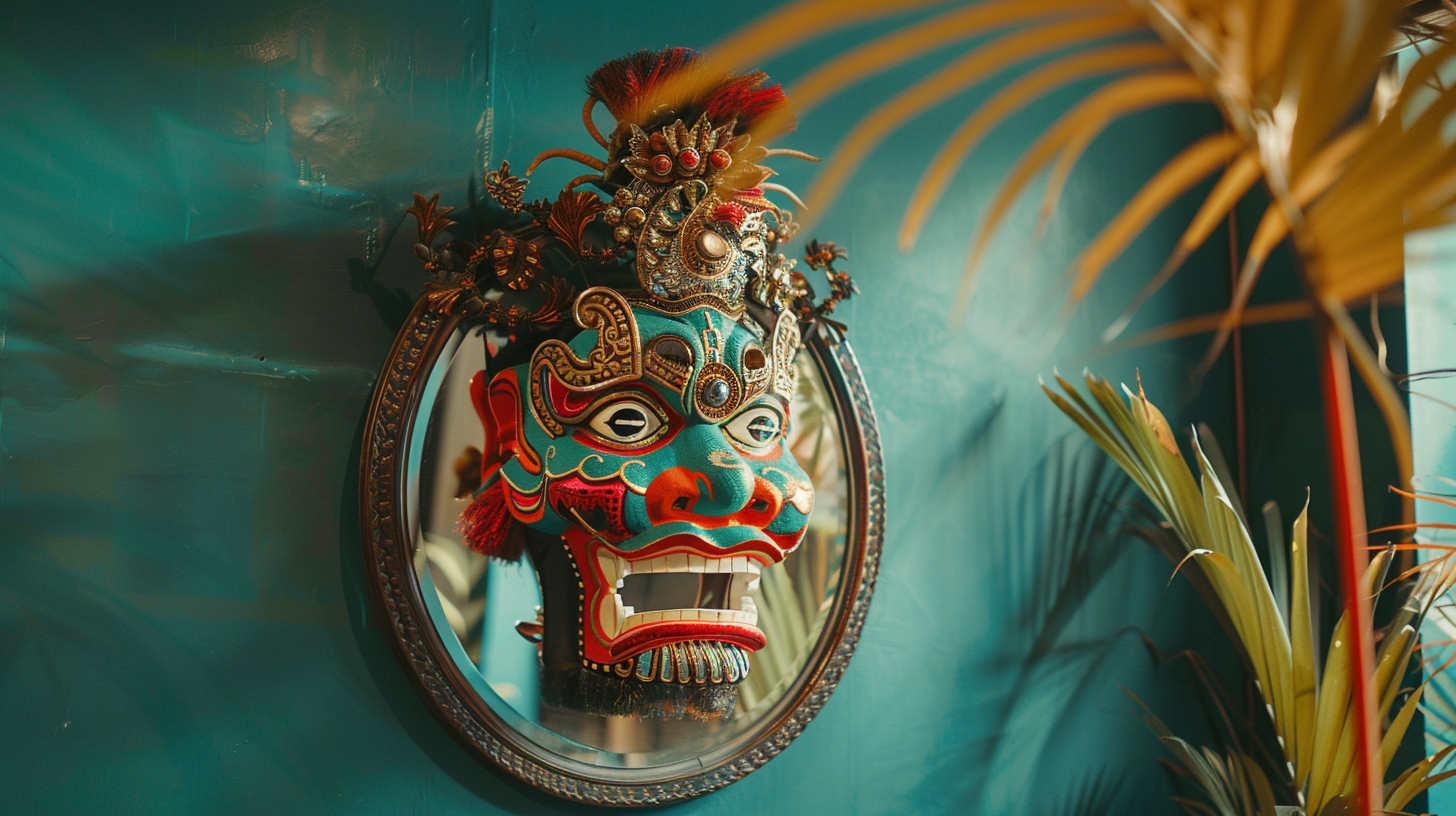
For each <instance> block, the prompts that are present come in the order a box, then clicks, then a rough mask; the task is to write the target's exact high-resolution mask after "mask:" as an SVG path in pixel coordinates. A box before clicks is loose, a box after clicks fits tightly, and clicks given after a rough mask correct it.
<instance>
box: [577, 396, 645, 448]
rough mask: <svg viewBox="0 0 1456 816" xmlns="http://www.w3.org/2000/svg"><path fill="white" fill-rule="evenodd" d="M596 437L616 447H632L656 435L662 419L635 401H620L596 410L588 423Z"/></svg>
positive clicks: (640, 402) (638, 401)
mask: <svg viewBox="0 0 1456 816" xmlns="http://www.w3.org/2000/svg"><path fill="white" fill-rule="evenodd" d="M589 426H590V427H591V429H592V431H593V432H594V433H596V435H597V436H599V437H601V438H602V439H604V440H606V441H608V442H615V443H616V444H618V445H634V444H637V443H640V442H645V441H647V440H649V439H652V438H653V437H655V436H656V435H657V431H658V430H659V429H660V428H662V426H663V421H662V417H660V416H658V415H657V412H656V411H654V410H652V409H651V408H649V407H647V405H645V404H644V403H643V402H642V401H640V400H636V399H630V398H629V399H622V400H617V401H616V402H613V403H609V404H607V405H604V406H602V407H601V408H600V409H598V410H597V412H596V414H595V415H593V416H592V418H591V422H590V423H589Z"/></svg>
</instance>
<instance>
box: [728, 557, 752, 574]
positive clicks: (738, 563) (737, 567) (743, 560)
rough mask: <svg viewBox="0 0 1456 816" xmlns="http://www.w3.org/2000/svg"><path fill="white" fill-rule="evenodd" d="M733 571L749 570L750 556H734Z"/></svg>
mask: <svg viewBox="0 0 1456 816" xmlns="http://www.w3.org/2000/svg"><path fill="white" fill-rule="evenodd" d="M731 569H732V571H733V572H748V557H747V556H743V555H739V556H735V557H734V558H733V566H732V567H731Z"/></svg>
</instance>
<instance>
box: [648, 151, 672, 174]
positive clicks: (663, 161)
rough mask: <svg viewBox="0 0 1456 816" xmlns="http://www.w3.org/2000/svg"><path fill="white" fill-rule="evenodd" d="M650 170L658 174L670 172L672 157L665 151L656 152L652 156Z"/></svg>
mask: <svg viewBox="0 0 1456 816" xmlns="http://www.w3.org/2000/svg"><path fill="white" fill-rule="evenodd" d="M652 172H653V173H656V174H657V175H659V176H665V175H667V174H668V173H671V172H672V158H671V157H670V156H668V155H667V154H666V153H658V154H657V155H656V156H653V157H652Z"/></svg>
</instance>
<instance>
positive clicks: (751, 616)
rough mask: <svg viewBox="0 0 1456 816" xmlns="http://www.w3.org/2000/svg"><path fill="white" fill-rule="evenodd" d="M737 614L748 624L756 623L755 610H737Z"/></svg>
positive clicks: (756, 615)
mask: <svg viewBox="0 0 1456 816" xmlns="http://www.w3.org/2000/svg"><path fill="white" fill-rule="evenodd" d="M738 614H740V615H742V616H743V622H744V623H746V624H748V625H749V626H753V625H754V624H756V623H758V613H757V612H739V613H738Z"/></svg>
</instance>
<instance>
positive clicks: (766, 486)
mask: <svg viewBox="0 0 1456 816" xmlns="http://www.w3.org/2000/svg"><path fill="white" fill-rule="evenodd" d="M643 498H644V499H645V500H646V502H647V520H648V521H649V522H650V523H652V524H666V523H667V522H670V521H686V522H690V523H692V524H695V525H697V526H698V527H701V528H703V529H705V530H712V529H717V528H719V527H733V526H739V525H741V526H745V527H757V528H758V529H760V530H762V529H763V528H765V527H767V526H768V525H769V523H770V522H772V521H773V520H774V517H775V516H777V515H778V514H779V511H780V510H782V509H783V506H784V498H783V496H782V495H780V493H779V490H778V488H777V487H774V485H773V483H772V482H770V481H768V480H767V479H764V478H762V477H759V476H755V477H754V479H753V495H752V496H751V497H750V498H749V500H748V502H747V503H746V504H745V505H744V506H743V507H741V508H739V509H738V510H736V511H733V512H730V513H728V514H726V515H708V514H706V513H703V512H700V511H699V510H698V509H697V508H698V505H699V504H700V503H701V502H703V501H704V500H710V499H712V498H713V483H712V481H711V480H710V479H709V478H708V477H707V476H706V475H704V474H702V473H699V472H697V471H695V470H689V469H687V468H685V467H675V468H670V469H668V470H665V471H663V472H662V473H660V474H658V476H657V478H655V479H653V480H652V483H651V484H649V485H648V486H647V494H646V496H644V497H643Z"/></svg>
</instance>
